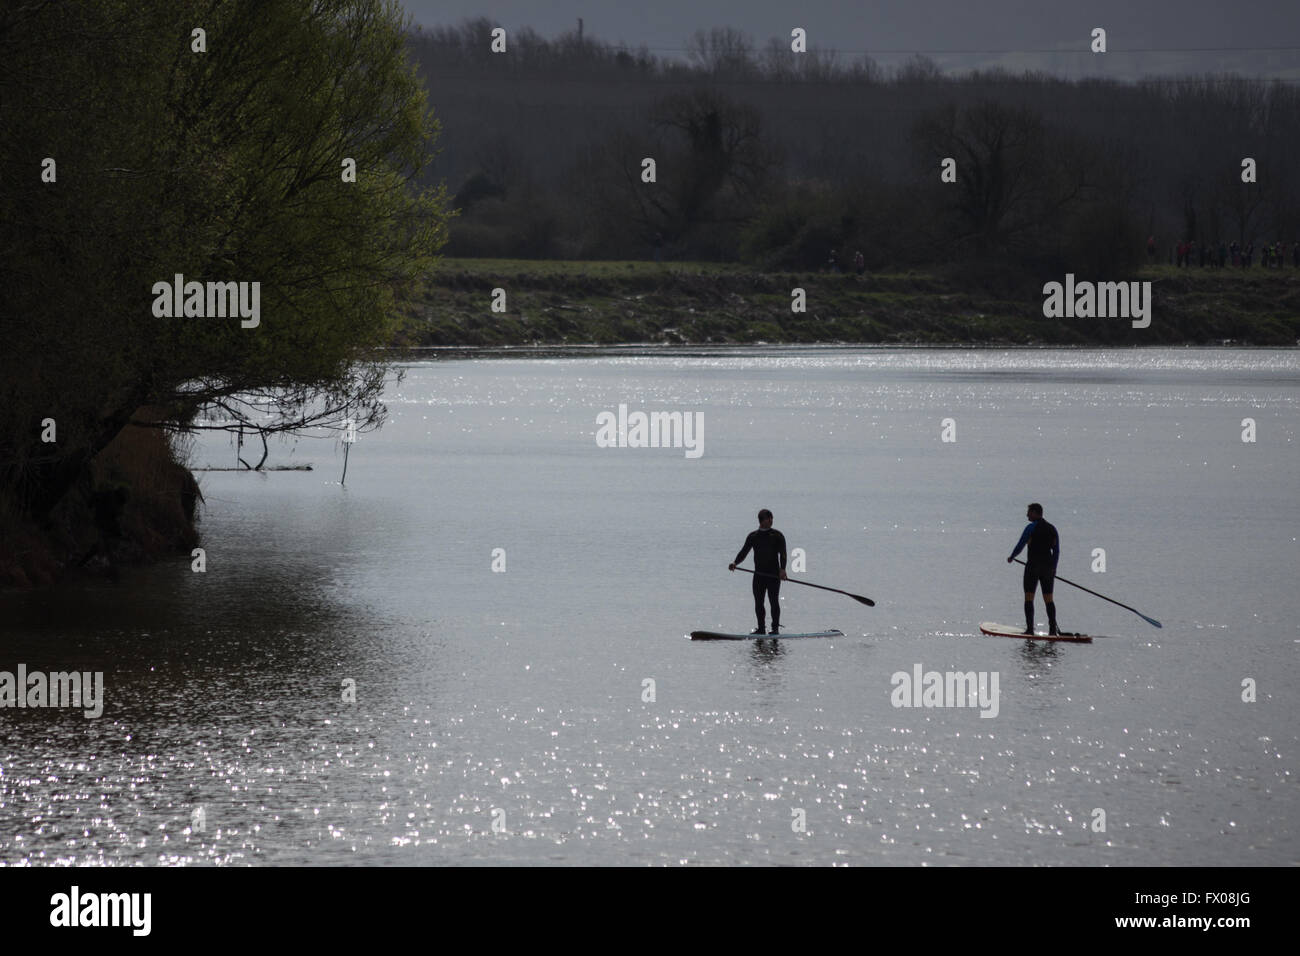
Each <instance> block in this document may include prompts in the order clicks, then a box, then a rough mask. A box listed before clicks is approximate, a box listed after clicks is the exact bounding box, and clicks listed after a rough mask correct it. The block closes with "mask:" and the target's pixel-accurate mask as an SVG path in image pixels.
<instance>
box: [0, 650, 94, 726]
mask: <svg viewBox="0 0 1300 956" xmlns="http://www.w3.org/2000/svg"><path fill="white" fill-rule="evenodd" d="M0 707H81V708H83V710H82V716H84V717H86V718H87V719H94V718H96V717H98V716H100V715H101V714H103V713H104V672H103V671H94V672H93V673H92V672H91V671H85V672H84V673H83V672H79V671H55V672H53V673H51V674H46V673H45V672H44V671H28V670H27V665H26V664H19V665H18V671H17V673H16V674H15V673H14V672H13V671H0Z"/></svg>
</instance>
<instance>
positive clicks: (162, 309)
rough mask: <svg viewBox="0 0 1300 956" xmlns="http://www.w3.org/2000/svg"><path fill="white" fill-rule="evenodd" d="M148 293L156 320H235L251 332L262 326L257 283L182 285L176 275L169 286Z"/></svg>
mask: <svg viewBox="0 0 1300 956" xmlns="http://www.w3.org/2000/svg"><path fill="white" fill-rule="evenodd" d="M152 291H153V294H154V300H153V314H154V315H155V316H156V317H158V318H160V319H179V318H181V317H185V318H199V319H203V318H209V319H212V318H216V319H224V318H227V317H229V318H234V317H235V316H239V318H240V319H241V320H242V321H240V323H239V326H240V328H244V329H255V328H257V327H258V325H260V324H261V322H262V283H260V282H207V283H203V282H186V281H185V276H184V275H182V274H181V273H179V272H178V273H176V276H175V278H174V279H173V280H172V281H171V282H168V281H166V280H165V279H164V280H161V281H159V282H155V283H154V284H153V290H152Z"/></svg>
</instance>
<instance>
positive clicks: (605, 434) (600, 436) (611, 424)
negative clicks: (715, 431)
mask: <svg viewBox="0 0 1300 956" xmlns="http://www.w3.org/2000/svg"><path fill="white" fill-rule="evenodd" d="M596 426H597V427H596V444H597V445H598V446H599V447H601V448H684V449H686V457H687V458H699V457H700V456H701V455H703V454H704V413H703V412H650V413H648V414H647V413H646V412H632V413H630V414H629V413H628V410H627V406H626V405H619V406H618V414H617V415H615V414H614V413H613V412H608V411H607V412H601V413H600V414H598V415H597V416H596Z"/></svg>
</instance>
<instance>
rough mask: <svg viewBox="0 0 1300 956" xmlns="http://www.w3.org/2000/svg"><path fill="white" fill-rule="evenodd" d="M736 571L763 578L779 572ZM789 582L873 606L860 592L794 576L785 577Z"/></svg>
mask: <svg viewBox="0 0 1300 956" xmlns="http://www.w3.org/2000/svg"><path fill="white" fill-rule="evenodd" d="M736 570H737V571H744V572H745V573H746V574H753V575H756V576H758V577H763V578H779V577H780V576H781V575H779V574H769V573H768V572H766V571H751V570H749V568H736ZM786 580H787V581H789V582H790V583H791V584H802V585H803V586H804V587H806V588H820V589H821V590H823V591H834V592H835V593H836V594H843V595H844V596H845V597H851V598H853V600H855V601H857V602H858V603H859V604H865V605H866V606H867V607H875V606H876V602H875V601H873V600H871V598H869V597H863V596H862V595H861V594H850V593H849V592H848V591H841V590H840V589H839V588H828V587H826V585H824V584H812V583H811V582H808V581H796V580H795V579H794V578H786Z"/></svg>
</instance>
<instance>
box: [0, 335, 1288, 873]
mask: <svg viewBox="0 0 1300 956" xmlns="http://www.w3.org/2000/svg"><path fill="white" fill-rule="evenodd" d="M1298 366H1300V353H1297V352H1295V351H1256V350H1250V351H1247V350H1141V351H1083V350H1061V351H1053V350H1042V351H1039V350H970V349H951V350H930V349H893V350H890V349H827V348H812V349H808V348H805V349H764V348H754V349H733V350H727V349H722V350H713V351H700V350H695V351H691V350H678V351H673V350H663V349H647V350H637V349H622V350H613V351H603V352H602V351H593V352H591V353H584V354H580V355H552V356H549V357H539V356H536V355H507V356H505V357H501V356H496V357H483V356H478V357H467V356H466V355H462V354H461V353H453V354H452V355H451V356H450V357H448V356H445V355H443V356H439V357H438V358H436V359H431V360H427V361H418V362H413V363H411V364H407V365H406V366H405V378H404V380H403V381H402V382H400V383H399V384H395V385H394V386H393V387H392V388H391V389H390V390H389V393H388V396H387V403H388V406H389V410H390V421H389V422H388V424H387V425H386V426H385V427H384V428H383V429H382V430H381V431H379V432H376V433H367V434H362V435H361V436H360V437H359V440H358V441H357V443H356V444H355V445H354V446H353V447H352V449H351V452H350V456H349V463H348V472H347V483H346V486H341V485H340V484H339V477H340V475H341V472H342V463H343V455H342V446H341V445H340V444H338V443H337V441H336V440H335V439H334V438H332V437H324V438H319V439H312V438H303V439H301V440H298V441H296V442H292V443H283V444H273V446H272V453H271V458H270V463H271V464H293V463H298V462H310V463H312V464H313V465H314V469H315V470H313V471H283V472H272V473H265V474H249V473H242V474H241V473H232V472H218V471H213V472H204V473H201V474H200V475H199V478H200V482H201V484H202V487H203V490H204V494H205V496H206V502H207V504H206V508H205V509H204V511H203V517H202V524H201V529H202V533H203V544H204V547H205V549H206V563H207V564H206V566H207V569H206V572H204V573H194V572H193V571H192V570H191V565H190V562H189V560H188V559H186V560H181V559H177V560H176V561H173V562H169V563H166V564H163V565H159V566H155V567H152V568H148V569H137V570H132V571H128V572H126V573H125V574H124V575H123V577H122V579H121V580H120V581H118V582H117V583H115V584H110V583H107V582H104V583H100V582H94V583H85V582H82V583H77V584H67V585H64V586H62V587H60V588H57V589H55V590H53V591H49V592H41V593H31V594H19V593H13V592H10V593H5V594H3V595H2V596H0V611H3V625H2V627H3V635H4V642H3V644H4V649H3V654H0V665H2V666H3V667H5V668H8V669H10V670H12V669H14V668H15V667H16V665H17V664H18V663H23V664H25V665H26V667H27V669H28V670H29V671H34V670H44V671H56V670H66V669H70V668H76V669H78V670H83V671H92V672H93V671H102V672H103V674H104V681H105V685H106V689H105V695H104V696H105V704H104V710H103V714H102V716H101V717H99V718H97V719H87V718H85V717H83V715H82V713H81V712H80V711H79V710H72V709H33V708H26V709H5V710H0V728H2V729H3V735H2V740H0V863H4V864H15V863H38V864H54V863H68V864H70V863H78V864H85V863H111V864H134V863H145V864H156V863H179V862H186V863H227V864H259V863H275V864H357V865H361V864H413V865H430V864H468V863H476V864H519V863H524V864H543V863H577V864H633V865H637V864H669V865H677V864H722V863H725V864H839V863H846V864H866V865H877V864H883V865H917V864H931V865H952V864H1043V865H1056V864H1069V865H1116V866H1129V865H1148V864H1176V865H1196V864H1246V865H1255V864H1259V865H1287V864H1290V865H1294V864H1297V863H1300V833H1298V829H1300V793H1298V790H1297V781H1296V757H1297V733H1298V726H1300V719H1298V715H1300V711H1298V708H1297V695H1296V686H1297V680H1300V670H1298V668H1297V663H1296V661H1297V652H1298V651H1300V598H1298V597H1297V588H1296V572H1295V568H1296V566H1297V557H1298V556H1300V555H1298V553H1297V537H1298V536H1300V517H1298V516H1297V474H1298V472H1297V451H1298V450H1300V442H1298V441H1297V426H1298V425H1300V367H1298ZM620 405H625V406H627V410H628V412H629V413H630V412H635V411H638V410H640V411H646V412H651V411H666V412H680V413H682V414H683V415H686V416H691V421H692V422H694V421H696V420H697V419H696V417H695V416H696V413H698V414H699V416H700V418H699V419H698V420H701V421H702V423H703V427H702V432H697V433H696V435H695V437H697V438H699V439H700V440H701V441H700V444H699V445H698V446H697V450H702V453H700V454H698V456H696V455H695V454H694V453H692V452H691V450H690V449H688V448H684V447H661V448H639V447H600V445H598V443H597V440H596V436H597V431H598V429H597V416H598V415H600V414H601V413H602V412H612V413H614V414H615V415H616V414H617V412H618V409H619V406H620ZM1248 418H1249V419H1252V420H1253V422H1254V432H1255V433H1254V438H1255V440H1254V441H1243V440H1242V439H1243V432H1245V431H1246V429H1247V428H1248V427H1249V426H1246V425H1243V420H1244V419H1248ZM945 419H950V420H951V421H948V422H945ZM945 432H946V435H945ZM945 437H947V438H949V439H954V440H947V441H945V440H944V439H945ZM1247 437H1250V436H1249V435H1247ZM259 452H260V448H259ZM234 463H235V451H234V449H232V448H231V447H230V445H229V443H228V442H227V440H226V438H225V436H215V437H209V438H208V439H206V440H205V441H203V442H201V443H200V445H199V447H198V448H197V450H196V452H195V455H194V460H193V464H194V465H195V466H204V465H213V466H219V467H228V466H230V465H233V464H234ZM1030 500H1037V501H1041V502H1042V503H1043V505H1044V507H1045V509H1046V515H1047V518H1048V520H1050V521H1052V522H1053V523H1054V524H1055V525H1056V526H1057V528H1058V529H1059V531H1060V534H1061V543H1062V559H1061V564H1060V568H1059V573H1060V574H1062V575H1064V576H1065V577H1068V578H1070V579H1071V580H1073V581H1076V582H1078V583H1080V584H1083V585H1085V586H1087V587H1089V588H1092V589H1093V590H1095V591H1099V592H1101V593H1102V594H1106V595H1108V596H1111V597H1114V598H1116V599H1118V600H1120V601H1123V602H1124V603H1126V604H1130V605H1132V606H1133V607H1135V608H1137V609H1138V610H1140V611H1141V612H1143V613H1144V614H1146V615H1148V616H1151V617H1154V618H1158V619H1160V620H1161V621H1162V623H1163V625H1164V627H1163V628H1162V629H1156V628H1154V627H1152V626H1150V625H1149V624H1147V623H1145V622H1144V621H1143V620H1142V619H1141V618H1140V617H1138V616H1137V615H1135V614H1133V613H1130V612H1128V611H1126V610H1123V609H1121V608H1119V607H1116V606H1114V605H1112V604H1108V603H1106V602H1104V601H1102V600H1100V599H1098V598H1095V597H1092V596H1090V595H1088V594H1085V593H1083V592H1082V591H1079V590H1076V589H1075V588H1072V587H1069V586H1067V585H1064V584H1058V586H1057V595H1056V596H1057V602H1058V606H1059V608H1060V620H1061V624H1062V626H1063V627H1064V628H1065V629H1067V630H1081V631H1087V632H1088V633H1092V634H1097V635H1105V636H1106V637H1105V639H1098V640H1097V641H1095V642H1094V643H1092V644H1058V645H1047V644H1044V643H1041V642H1039V643H1033V644H1026V643H1024V642H1022V641H1019V640H1014V639H1005V638H994V637H981V636H980V635H979V629H978V625H979V623H980V622H981V621H989V620H992V621H1001V622H1004V623H1008V624H1020V623H1022V622H1023V616H1022V610H1021V604H1022V600H1023V598H1022V596H1021V587H1020V573H1019V571H1020V569H1019V567H1018V566H1016V567H1014V568H1013V567H1008V565H1007V564H1006V563H1005V558H1006V555H1007V554H1008V553H1009V552H1010V550H1011V547H1012V546H1013V545H1014V543H1015V541H1016V539H1017V537H1018V536H1019V534H1020V531H1021V529H1022V528H1023V526H1024V510H1025V504H1026V503H1027V502H1028V501H1030ZM761 507H767V508H770V509H771V510H772V511H773V512H774V513H775V516H776V521H775V524H776V527H777V528H779V529H781V530H782V531H783V532H784V534H785V536H786V538H787V541H788V542H789V545H790V546H791V548H799V549H802V555H803V561H804V562H805V565H804V566H805V570H803V571H801V572H798V573H795V574H793V575H792V577H793V578H795V579H802V580H807V581H810V582H814V583H819V584H825V585H829V586H831V587H837V588H842V589H846V590H849V591H852V592H855V593H859V594H864V595H867V596H869V597H871V598H873V599H874V600H875V601H876V606H875V607H874V608H868V607H864V606H862V605H860V604H858V603H856V602H854V601H852V600H850V599H848V598H846V597H842V596H840V595H836V594H831V593H828V592H825V591H818V590H815V589H812V588H806V587H799V586H798V585H795V584H787V585H785V586H784V587H783V589H782V605H783V609H784V610H783V618H784V620H783V624H784V625H785V626H786V627H787V628H790V629H794V630H815V629H819V628H822V627H838V628H839V629H841V630H842V631H844V632H845V636H844V637H843V638H836V639H834V640H817V641H787V642H783V643H776V644H771V643H768V642H764V643H761V644H753V643H749V642H743V643H700V642H692V641H690V640H688V639H686V637H685V635H686V634H687V633H688V632H689V631H691V630H693V629H697V628H701V629H713V630H729V631H748V630H749V629H750V628H751V627H753V617H752V609H751V598H750V590H749V587H750V581H751V579H750V578H749V576H748V575H742V574H739V573H736V574H729V573H728V571H727V568H726V565H727V562H728V561H730V560H731V559H732V557H733V556H734V555H735V553H736V551H737V550H738V548H739V546H740V544H741V542H742V541H743V539H744V537H745V535H746V534H747V532H748V531H750V530H751V529H753V528H754V527H755V526H756V520H755V513H756V512H757V510H758V509H759V508H761ZM497 549H500V550H497ZM1097 549H1101V550H1103V551H1104V559H1105V570H1104V571H1101V570H1094V569H1095V568H1099V559H1100V553H1099V552H1098V550H1097ZM494 566H495V569H494ZM1037 614H1038V619H1039V622H1040V624H1042V623H1045V619H1044V613H1043V609H1042V604H1041V601H1040V602H1039V605H1038V610H1037ZM918 667H919V668H920V670H921V671H922V672H923V673H924V672H930V671H937V672H940V673H943V672H949V671H951V672H962V673H966V672H976V673H977V674H978V673H981V672H983V673H985V674H987V675H989V677H988V679H989V681H990V683H989V684H987V685H986V686H988V687H989V689H990V691H991V689H992V687H993V685H992V683H991V681H992V679H993V678H994V677H996V679H997V684H996V687H997V697H996V713H994V708H992V707H990V706H985V707H983V708H980V707H971V706H952V707H925V706H919V707H902V706H895V704H896V703H899V702H900V699H899V697H898V693H900V692H896V685H897V684H899V683H901V679H900V680H898V681H896V680H895V679H894V675H895V674H898V673H900V672H901V673H903V674H906V675H908V676H909V678H910V676H911V675H912V674H913V672H914V671H915V670H916V669H917V668H918ZM909 686H910V684H909ZM352 688H355V691H354V693H355V702H353V701H352V700H345V699H344V698H345V695H347V694H349V693H350V691H351V689H352ZM1244 698H1245V699H1244ZM1252 698H1253V699H1252ZM953 703H960V701H954V702H953ZM982 714H987V715H988V716H982ZM1103 825H1104V828H1103Z"/></svg>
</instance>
